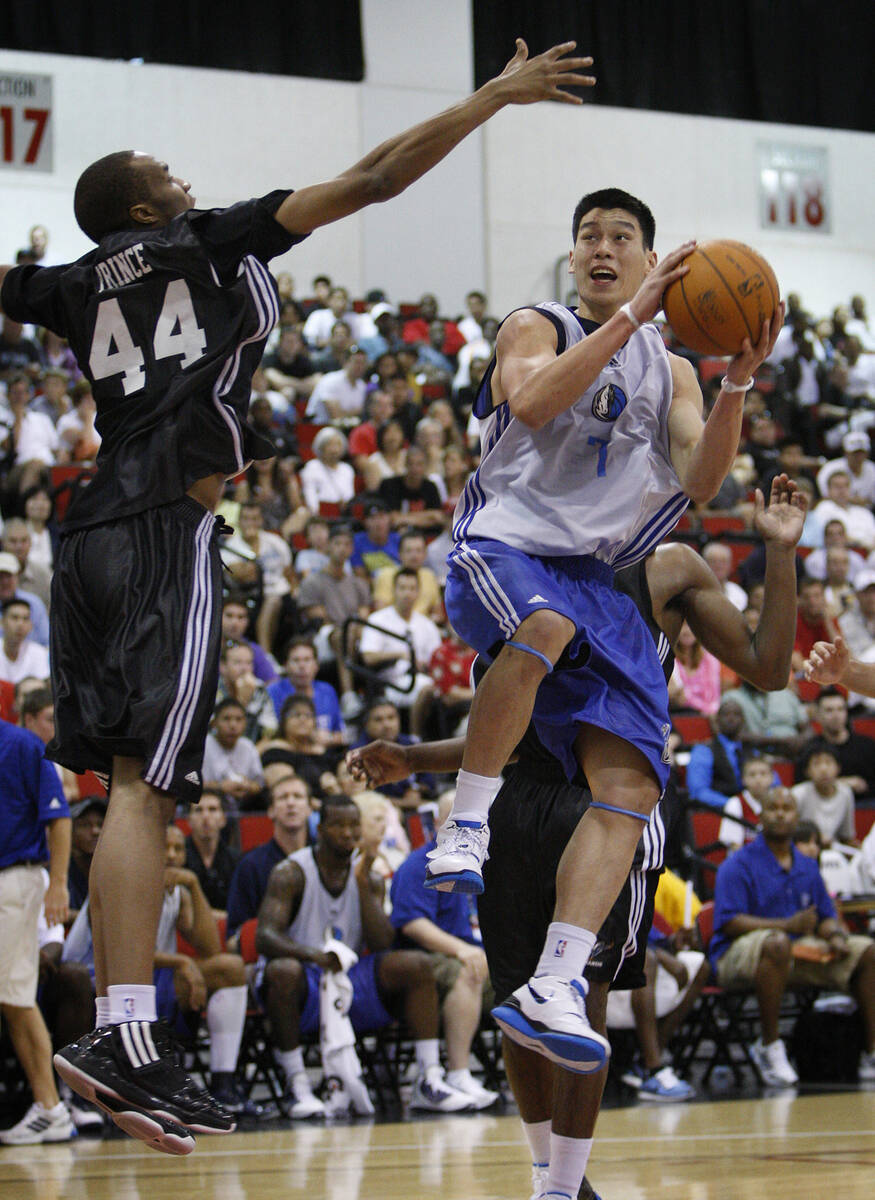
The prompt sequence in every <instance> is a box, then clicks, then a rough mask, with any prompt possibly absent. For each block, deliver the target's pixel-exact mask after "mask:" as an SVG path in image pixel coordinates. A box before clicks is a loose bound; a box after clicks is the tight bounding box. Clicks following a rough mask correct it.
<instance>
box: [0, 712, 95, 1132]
mask: <svg viewBox="0 0 875 1200" xmlns="http://www.w3.org/2000/svg"><path fill="white" fill-rule="evenodd" d="M69 862H70V810H69V808H68V807H67V801H66V800H65V799H64V792H63V789H62V788H61V782H60V779H59V778H58V773H57V771H56V770H55V767H54V764H53V763H50V762H49V761H48V760H47V759H46V757H45V754H44V750H43V744H42V742H41V741H40V740H39V738H38V737H37V736H36V735H35V734H33V733H30V732H29V731H28V730H26V729H19V728H17V726H15V725H10V724H8V722H6V721H0V1015H2V1019H3V1022H4V1024H5V1025H6V1026H7V1028H8V1030H9V1036H10V1037H11V1039H12V1045H13V1047H14V1048H15V1053H16V1055H17V1057H18V1061H19V1062H20V1063H21V1066H22V1069H23V1070H24V1073H25V1075H26V1076H27V1081H28V1083H29V1084H30V1089H31V1092H32V1093H33V1099H34V1102H33V1104H32V1105H31V1106H30V1108H29V1109H28V1111H27V1112H26V1113H25V1115H24V1116H23V1117H22V1119H21V1120H20V1121H19V1122H18V1124H17V1125H13V1126H12V1128H11V1129H4V1130H3V1131H2V1132H0V1142H3V1143H5V1144H7V1145H29V1144H32V1143H36V1142H65V1141H69V1139H70V1138H72V1137H75V1136H76V1130H75V1128H74V1126H73V1122H72V1119H71V1117H70V1113H69V1112H68V1110H67V1107H66V1105H65V1104H63V1103H62V1101H61V1100H60V1098H59V1096H58V1091H57V1088H56V1087H55V1078H54V1075H53V1074H52V1044H51V1041H50V1039H49V1034H48V1030H47V1029H46V1026H45V1022H44V1021H43V1018H42V1015H41V1013H40V1010H39V1009H38V1008H37V1005H36V992H37V980H38V975H39V947H38V943H37V923H38V921H39V915H40V909H41V908H42V907H43V905H45V914H46V922H47V924H48V925H49V926H51V925H55V924H57V923H59V922H64V921H66V919H67V916H68V911H69V909H68V893H67V868H68V866H69ZM44 866H48V870H49V886H48V890H46V885H45V873H44V870H43V868H44Z"/></svg>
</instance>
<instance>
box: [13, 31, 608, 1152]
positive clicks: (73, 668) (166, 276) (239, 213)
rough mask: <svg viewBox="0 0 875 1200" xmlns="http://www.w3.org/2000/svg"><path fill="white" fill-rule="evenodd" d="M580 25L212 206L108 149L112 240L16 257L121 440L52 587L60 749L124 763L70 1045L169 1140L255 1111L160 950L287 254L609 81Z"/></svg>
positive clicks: (84, 1077)
mask: <svg viewBox="0 0 875 1200" xmlns="http://www.w3.org/2000/svg"><path fill="white" fill-rule="evenodd" d="M574 45H575V43H573V42H566V43H565V44H563V45H560V46H555V47H554V48H553V49H551V50H548V51H547V52H546V53H545V54H541V55H538V56H537V57H536V58H533V59H531V60H529V58H528V50H527V48H526V46H525V43H524V42H522V41H521V40H520V41H518V42H517V52H516V54H515V56H514V58H513V59H512V60H511V61H510V62H509V63H508V65H507V66H506V67H505V69H504V71H503V72H502V74H501V75H500V76H498V77H496V78H495V79H493V80H491V81H490V82H489V83H487V84H486V85H485V86H484V87H482V88H481V89H480V90H479V91H477V92H476V93H475V94H474V95H473V96H471V97H469V98H468V99H467V100H464V101H463V102H461V103H460V104H457V105H455V106H453V107H452V108H450V109H448V110H447V111H445V112H444V113H441V114H440V115H438V116H436V117H433V118H432V119H431V120H428V121H425V122H424V123H422V124H421V125H418V126H416V127H414V128H413V129H411V130H409V131H407V132H406V133H402V134H400V135H399V136H398V137H395V138H393V139H391V140H390V141H388V142H385V143H384V144H383V145H381V146H379V147H377V149H375V150H373V151H372V152H371V153H370V154H368V155H367V156H366V157H365V158H364V159H362V160H361V162H359V163H357V164H356V165H355V166H353V167H351V168H350V169H349V170H347V171H346V172H344V173H343V174H342V175H340V176H338V178H336V179H334V180H332V181H330V182H328V183H322V184H319V185H317V186H315V187H307V188H304V189H302V190H300V191H297V192H291V191H289V190H281V191H275V192H271V193H270V194H269V195H267V196H262V197H261V198H260V199H256V200H248V201H244V202H243V203H240V204H236V205H233V206H232V207H230V208H227V209H221V210H210V211H198V210H197V209H196V208H195V200H194V197H193V196H192V195H191V192H190V187H189V184H188V183H186V182H184V181H183V180H182V179H180V178H178V177H176V176H174V175H172V174H171V172H170V170H169V168H168V167H167V165H166V164H164V163H162V162H159V161H157V160H156V159H154V158H152V157H150V156H149V155H146V154H141V153H135V152H133V151H123V152H120V153H116V154H110V155H108V156H107V157H105V158H102V159H100V160H99V161H98V162H96V163H93V164H92V165H91V166H90V167H88V168H87V170H86V171H85V172H84V173H83V174H82V176H81V178H80V179H79V182H78V184H77V186H76V192H75V198H74V207H75V213H76V219H77V221H78V223H79V225H80V227H81V228H82V230H83V231H84V232H85V233H86V234H87V235H88V236H89V237H90V238H91V239H92V240H93V241H94V242H96V243H97V248H96V249H95V250H92V251H91V252H90V253H89V254H86V255H85V256H84V257H82V258H80V259H79V260H78V261H77V262H75V263H72V264H70V265H67V266H60V267H48V268H41V267H38V266H25V267H16V268H9V267H5V268H0V282H2V291H0V307H2V309H3V311H4V312H5V313H7V314H8V315H9V316H10V317H12V318H13V319H14V320H18V321H22V322H32V323H34V324H37V325H40V326H44V327H46V328H48V329H51V330H53V331H54V332H55V333H58V334H60V335H61V336H63V337H65V338H67V339H68V340H69V343H70V345H71V347H72V349H73V351H74V353H75V354H76V357H77V359H78V361H79V363H80V365H81V367H82V369H83V371H84V372H85V374H86V375H87V376H88V378H89V380H90V381H91V383H92V385H93V392H94V397H95V400H96V402H97V428H98V430H99V432H100V434H101V436H102V439H103V442H102V446H101V450H100V455H99V457H98V467H97V473H96V475H95V477H94V479H93V481H92V482H91V483H90V485H89V486H88V488H87V489H86V490H85V491H84V492H83V493H82V494H81V495H80V496H78V497H77V499H76V501H75V503H74V504H73V505H72V506H71V508H70V511H69V515H68V517H67V520H66V521H65V523H64V528H63V531H62V539H61V547H60V551H59V554H58V559H57V565H56V569H55V574H54V580H53V588H52V647H51V651H52V676H53V679H52V682H53V688H54V695H55V715H56V727H57V736H56V738H55V740H54V741H53V742H52V744H51V746H50V747H49V754H50V756H51V757H52V758H54V759H55V761H57V762H60V763H62V764H64V765H65V766H67V767H70V768H71V769H72V770H74V771H77V772H82V771H84V770H85V769H86V768H91V769H96V770H98V771H101V772H103V773H104V774H106V775H108V776H110V779H111V783H110V802H109V810H108V813H107V818H106V822H105V824H104V828H103V833H102V836H101V841H100V845H99V847H98V850H97V853H96V854H95V856H94V864H93V867H92V872H91V904H92V921H93V933H94V948H95V968H96V977H97V994H98V1000H97V1008H98V1014H97V1017H98V1019H97V1029H96V1030H95V1032H94V1033H93V1034H91V1035H89V1036H88V1037H87V1038H86V1039H84V1040H82V1041H81V1042H79V1043H77V1044H75V1045H74V1046H70V1047H66V1048H65V1049H63V1050H61V1051H60V1052H59V1053H58V1055H57V1056H56V1058H55V1064H56V1067H57V1069H58V1071H59V1073H60V1074H61V1075H62V1076H63V1077H64V1078H65V1079H66V1080H67V1081H68V1082H69V1083H70V1085H71V1087H73V1088H74V1089H75V1090H76V1091H78V1092H80V1093H81V1094H82V1095H84V1096H86V1097H87V1098H88V1099H91V1100H93V1101H95V1102H96V1103H98V1104H99V1105H101V1107H103V1108H104V1109H106V1110H107V1111H109V1112H110V1113H111V1115H112V1117H113V1119H114V1120H115V1121H116V1124H118V1125H120V1126H121V1127H122V1128H123V1129H126V1130H127V1131H128V1132H130V1133H132V1134H133V1135H134V1136H136V1137H139V1138H141V1139H142V1140H144V1141H146V1142H148V1143H150V1144H152V1145H154V1146H155V1147H156V1148H157V1149H161V1150H165V1151H167V1152H169V1153H178V1154H185V1153H188V1152H189V1151H190V1150H191V1149H193V1147H194V1139H193V1138H192V1136H191V1132H190V1131H191V1130H194V1131H198V1130H201V1131H203V1132H230V1130H231V1129H233V1121H232V1120H231V1118H230V1116H229V1115H228V1114H227V1113H226V1112H225V1111H224V1110H223V1109H222V1108H221V1107H220V1106H218V1105H217V1104H216V1103H215V1101H214V1100H213V1099H212V1097H210V1096H209V1095H208V1094H207V1093H206V1092H204V1091H202V1090H201V1089H198V1088H196V1087H195V1085H194V1084H193V1083H192V1081H191V1080H190V1079H189V1078H188V1076H187V1075H186V1074H185V1073H184V1072H183V1071H181V1070H180V1069H179V1068H178V1067H177V1066H176V1065H175V1058H174V1055H173V1051H172V1046H171V1045H170V1042H169V1039H168V1035H167V1034H166V1033H165V1032H164V1031H163V1029H162V1028H161V1027H160V1026H158V1025H156V1024H155V992H154V988H153V987H152V956H153V950H154V944H155V933H156V929H157V924H158V916H159V912H160V908H161V895H162V886H161V884H162V878H163V859H164V827H165V825H166V822H167V821H168V820H169V819H170V818H171V817H172V814H173V809H174V805H175V803H176V802H177V801H184V802H191V801H196V800H197V799H198V798H199V795H200V790H201V765H202V758H203V746H204V741H205V738H206V733H207V722H208V720H209V717H210V713H211V710H212V705H213V701H214V699H215V694H216V685H217V672H218V648H219V639H220V628H221V564H220V561H219V556H218V549H217V544H216V538H217V533H218V529H219V527H220V523H219V522H218V521H217V520H216V518H215V517H214V516H213V513H214V511H215V509H216V506H217V504H218V502H219V499H220V497H221V495H222V491H223V486H224V482H225V479H226V477H228V476H233V475H235V474H237V473H238V472H239V471H241V470H242V469H243V468H244V467H245V466H246V465H247V464H248V463H249V462H251V461H252V460H253V459H256V458H266V457H269V456H270V455H272V454H273V453H274V449H273V447H272V445H271V444H270V443H269V442H267V441H266V440H265V439H264V438H262V437H260V436H259V435H258V434H257V433H256V432H255V430H254V429H252V428H251V427H250V426H249V425H247V423H246V414H247V409H248V404H249V395H250V382H251V377H252V373H253V371H254V369H255V368H256V366H257V365H258V363H259V361H260V358H261V353H262V350H263V347H264V341H265V339H266V338H267V335H268V334H269V333H270V331H271V329H272V328H273V326H274V324H275V323H276V320H277V317H278V298H277V289H276V285H275V283H274V281H273V278H272V277H271V275H270V273H269V272H268V269H267V263H268V262H269V261H270V259H271V258H273V257H275V256H276V255H279V254H282V253H284V252H285V251H287V250H288V249H289V248H290V247H291V246H292V245H294V244H295V243H296V242H299V241H301V240H302V239H303V238H305V237H306V236H307V235H308V234H309V233H310V232H312V230H314V229H316V228H318V227H319V226H321V225H326V224H329V223H330V222H332V221H337V220H339V219H340V218H342V217H345V216H347V215H349V214H350V213H354V212H357V211H358V210H359V209H362V208H364V207H365V206H366V205H368V204H372V203H377V202H381V201H384V200H388V199H390V198H391V197H392V196H395V195H398V194H399V193H400V192H402V191H403V190H404V189H405V188H406V187H407V186H408V185H409V184H411V183H413V182H414V180H416V179H418V178H419V177H420V176H422V175H423V174H424V173H425V172H426V171H428V170H429V169H430V168H431V167H433V166H434V165H435V164H436V163H438V162H439V161H440V160H441V159H442V158H444V157H445V156H446V155H447V154H448V153H449V152H450V150H452V149H453V147H454V146H456V145H457V144H458V143H459V142H460V141H461V140H462V139H463V138H464V137H466V136H467V135H468V134H469V133H471V132H472V131H473V130H474V129H476V128H477V127H478V126H480V125H482V124H483V122H484V121H486V120H487V119H488V118H489V117H491V116H492V115H493V114H494V113H496V112H498V111H499V110H500V109H501V108H503V107H504V106H505V105H507V104H529V103H533V102H535V101H539V100H545V99H553V100H560V101H564V102H566V103H577V104H579V103H580V102H581V101H580V98H579V97H577V96H574V95H572V94H571V93H569V92H568V91H567V90H566V89H567V88H568V87H575V86H589V85H590V84H591V83H593V82H594V81H593V79H592V78H591V77H589V76H586V75H582V74H579V73H578V72H579V70H580V69H582V68H584V67H587V66H589V64H590V62H591V60H590V59H588V58H578V57H569V56H570V54H571V52H572V51H573V49H574Z"/></svg>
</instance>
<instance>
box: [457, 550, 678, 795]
mask: <svg viewBox="0 0 875 1200" xmlns="http://www.w3.org/2000/svg"><path fill="white" fill-rule="evenodd" d="M447 562H448V564H449V574H448V576H447V585H446V592H445V595H444V603H445V606H446V610H447V616H448V617H449V619H450V623H451V624H452V626H453V628H454V629H455V631H456V633H457V634H458V635H459V637H460V638H462V640H463V641H465V642H467V643H468V645H469V646H472V647H473V648H474V649H475V650H476V651H477V652H478V653H479V654H481V655H483V657H484V658H485V659H486V660H487V661H491V660H492V659H493V658H494V657H495V655H496V654H497V653H498V651H499V650H500V649H501V646H502V645H503V644H504V642H507V641H510V640H511V638H512V637H513V636H514V634H515V633H516V631H517V629H518V628H519V626H520V625H521V624H522V622H523V621H524V620H525V618H526V617H528V616H529V615H530V614H531V613H533V612H537V611H538V610H539V609H550V610H552V611H553V612H558V613H560V614H561V615H562V616H564V617H567V618H568V619H569V620H570V621H571V622H572V623H573V624H574V627H575V632H574V635H573V637H572V639H571V642H570V643H569V645H568V647H567V648H566V650H565V652H564V654H563V655H562V657H561V658H560V660H559V663H558V664H557V666H556V667H555V668H554V670H553V672H552V673H551V674H549V675H547V676H545V678H544V680H543V681H542V683H541V686H540V687H539V688H538V694H537V697H536V699H535V710H534V714H533V720H534V723H535V729H536V731H537V734H538V737H539V738H540V740H541V741H542V743H543V744H544V746H545V747H546V748H547V749H548V750H549V751H550V752H551V754H553V755H554V756H555V757H556V758H557V759H558V760H559V761H560V763H561V764H562V766H563V768H564V770H565V774H566V776H567V777H568V779H569V780H571V779H573V777H574V775H575V772H576V771H577V769H578V764H577V760H576V758H575V755H574V741H575V738H576V736H577V732H578V730H577V726H578V725H582V724H589V725H596V726H598V727H599V728H602V729H606V730H608V731H610V732H611V733H613V734H615V735H616V736H617V737H620V738H623V740H624V741H627V742H630V743H631V744H632V745H633V746H636V747H637V748H638V749H639V750H640V751H641V752H642V754H643V755H644V756H645V758H646V759H647V761H648V762H649V763H650V765H651V767H652V768H653V771H654V774H655V775H656V778H657V780H658V781H659V786H660V789H662V788H664V787H665V785H666V782H667V780H668V774H669V764H668V752H667V742H668V734H669V731H670V729H671V724H670V722H669V717H668V690H667V688H666V683H665V675H664V673H663V669H662V664H661V663H660V661H659V656H658V655H657V652H656V645H655V643H654V641H653V637H652V635H651V633H650V630H649V629H648V628H647V625H646V624H645V622H644V619H643V618H642V616H641V614H640V613H639V612H638V609H637V608H636V607H635V605H634V604H633V602H632V601H631V600H630V599H629V597H628V596H626V595H624V594H623V593H621V592H618V591H615V589H614V587H613V586H612V584H613V570H612V569H611V567H610V566H608V564H607V563H603V562H601V561H600V560H598V559H595V558H591V557H590V556H588V555H582V556H578V557H569V558H556V557H538V556H536V555H530V554H526V553H525V552H524V551H522V550H517V549H516V548H515V547H513V546H507V545H505V544H504V543H503V542H496V541H492V540H491V539H488V538H470V539H466V540H464V541H462V542H458V543H457V544H456V545H455V546H454V547H453V549H452V550H451V551H450V553H449V555H448V556H447ZM523 640H524V639H523Z"/></svg>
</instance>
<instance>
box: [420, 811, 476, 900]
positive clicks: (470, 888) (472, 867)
mask: <svg viewBox="0 0 875 1200" xmlns="http://www.w3.org/2000/svg"><path fill="white" fill-rule="evenodd" d="M488 846H489V826H488V825H486V824H480V823H479V822H477V821H454V820H453V818H452V817H450V818H449V819H448V820H447V821H446V822H445V823H444V824H443V825H442V826H441V827H440V829H439V830H438V834H437V845H436V846H435V848H434V850H429V852H428V854H427V855H426V858H427V860H428V862H427V864H426V868H425V886H426V887H427V888H436V889H437V891H439V892H474V893H480V892H482V891H483V864H484V863H485V862H486V859H487V858H488V857H489V855H488V854H487V853H486V851H487V848H488Z"/></svg>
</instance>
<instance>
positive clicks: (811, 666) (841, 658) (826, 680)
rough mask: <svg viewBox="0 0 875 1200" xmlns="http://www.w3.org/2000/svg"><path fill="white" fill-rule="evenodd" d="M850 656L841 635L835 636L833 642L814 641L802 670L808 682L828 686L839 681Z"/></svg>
mask: <svg viewBox="0 0 875 1200" xmlns="http://www.w3.org/2000/svg"><path fill="white" fill-rule="evenodd" d="M850 658H851V656H850V653H849V652H848V647H847V645H846V644H845V639H844V638H843V637H837V638H836V640H835V641H834V642H815V643H814V645H813V646H812V647H811V653H810V654H809V655H808V658H806V660H805V665H804V666H803V668H802V670H803V671H804V673H805V678H806V679H807V680H809V682H811V683H819V684H820V685H821V686H822V687H829V686H830V685H832V684H834V683H841V680H842V676H843V675H844V673H845V671H846V669H847V666H848V663H849V662H850Z"/></svg>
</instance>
